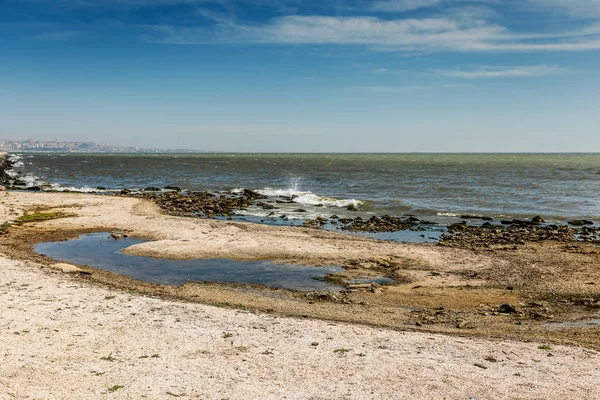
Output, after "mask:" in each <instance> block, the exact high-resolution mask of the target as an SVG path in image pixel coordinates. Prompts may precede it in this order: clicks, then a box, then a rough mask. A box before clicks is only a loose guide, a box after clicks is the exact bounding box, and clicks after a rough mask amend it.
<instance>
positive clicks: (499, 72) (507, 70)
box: [435, 65, 564, 79]
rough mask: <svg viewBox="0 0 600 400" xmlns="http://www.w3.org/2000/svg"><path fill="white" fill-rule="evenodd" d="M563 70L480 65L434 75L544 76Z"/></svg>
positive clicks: (458, 76) (482, 76)
mask: <svg viewBox="0 0 600 400" xmlns="http://www.w3.org/2000/svg"><path fill="white" fill-rule="evenodd" d="M561 71H564V69H563V68H560V67H555V66H548V65H534V66H522V67H492V66H480V67H476V68H472V69H468V70H463V69H457V70H450V71H441V70H437V71H435V74H436V75H440V76H447V77H454V78H468V79H482V78H506V77H533V76H545V75H551V74H556V73H558V72H561Z"/></svg>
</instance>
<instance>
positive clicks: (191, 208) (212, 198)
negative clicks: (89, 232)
mask: <svg viewBox="0 0 600 400" xmlns="http://www.w3.org/2000/svg"><path fill="white" fill-rule="evenodd" d="M169 188H170V190H175V191H172V192H167V193H148V192H157V190H153V189H154V188H152V187H149V188H146V190H145V193H132V192H131V191H129V190H127V189H125V190H121V191H120V192H118V194H119V195H121V196H131V197H137V198H145V199H148V200H151V201H153V202H155V203H156V204H158V206H159V207H160V208H161V209H162V210H164V211H165V212H167V213H168V214H170V215H177V216H198V215H205V216H213V217H217V216H225V217H228V216H231V215H232V213H233V212H234V211H235V210H244V209H246V208H248V206H249V205H250V204H253V203H254V202H255V200H258V199H264V198H265V196H263V195H261V194H259V193H257V192H254V191H252V190H248V189H245V190H244V191H243V192H242V193H240V194H239V195H232V196H225V195H223V196H220V195H215V194H212V193H209V192H181V191H179V190H178V189H179V188H175V187H173V186H170V187H169ZM158 190H160V189H158Z"/></svg>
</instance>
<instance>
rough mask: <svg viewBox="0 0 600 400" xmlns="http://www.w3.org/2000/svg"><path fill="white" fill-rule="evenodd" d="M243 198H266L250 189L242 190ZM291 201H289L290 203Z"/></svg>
mask: <svg viewBox="0 0 600 400" xmlns="http://www.w3.org/2000/svg"><path fill="white" fill-rule="evenodd" d="M244 196H246V197H247V198H249V199H264V198H266V196H263V195H262V194H260V193H258V192H255V191H254V190H250V189H244ZM291 200H292V199H290V201H291Z"/></svg>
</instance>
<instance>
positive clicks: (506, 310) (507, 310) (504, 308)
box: [498, 304, 517, 314]
mask: <svg viewBox="0 0 600 400" xmlns="http://www.w3.org/2000/svg"><path fill="white" fill-rule="evenodd" d="M498 312H499V313H502V314H514V313H516V312H517V309H516V308H515V306H513V305H512V304H502V305H501V306H500V307H498Z"/></svg>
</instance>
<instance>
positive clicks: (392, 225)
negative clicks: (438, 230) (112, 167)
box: [303, 215, 433, 233]
mask: <svg viewBox="0 0 600 400" xmlns="http://www.w3.org/2000/svg"><path fill="white" fill-rule="evenodd" d="M327 224H331V225H334V226H337V227H339V228H340V229H342V230H344V231H348V232H372V233H376V232H397V231H404V230H412V231H422V230H424V229H423V227H422V226H421V225H431V224H433V223H432V222H428V221H421V220H419V219H418V218H415V217H407V218H397V217H391V216H389V215H383V216H380V217H377V216H372V217H371V218H369V219H366V220H365V219H363V218H362V217H356V218H339V217H338V216H337V215H332V216H331V217H330V218H329V219H328V218H323V217H317V218H315V219H309V220H307V221H305V222H304V224H303V226H305V227H309V228H321V227H323V226H324V225H327Z"/></svg>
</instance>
